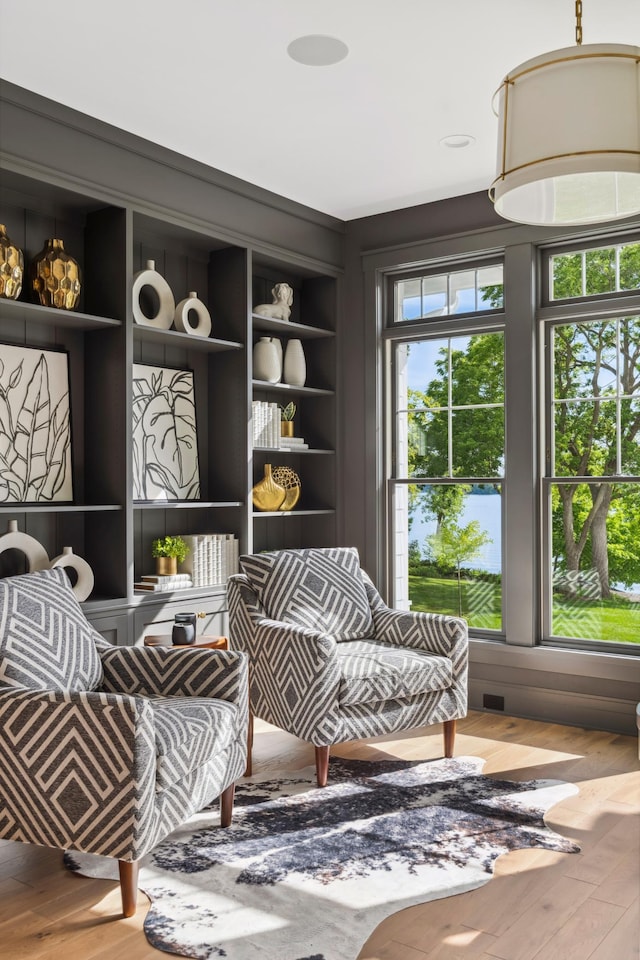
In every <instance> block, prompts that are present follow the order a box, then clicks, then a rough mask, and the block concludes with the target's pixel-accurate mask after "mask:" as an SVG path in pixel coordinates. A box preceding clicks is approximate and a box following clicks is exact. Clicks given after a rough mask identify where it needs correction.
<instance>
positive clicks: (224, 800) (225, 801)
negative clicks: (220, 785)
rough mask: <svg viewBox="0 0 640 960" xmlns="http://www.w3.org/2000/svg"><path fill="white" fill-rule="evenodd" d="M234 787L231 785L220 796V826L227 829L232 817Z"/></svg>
mask: <svg viewBox="0 0 640 960" xmlns="http://www.w3.org/2000/svg"><path fill="white" fill-rule="evenodd" d="M235 789H236V785H235V783H232V784H231V785H230V786H228V787H227V789H226V790H223V791H222V793H221V794H220V825H221V826H223V827H228V826H229V824H230V823H231V818H232V817H233V795H234V793H235Z"/></svg>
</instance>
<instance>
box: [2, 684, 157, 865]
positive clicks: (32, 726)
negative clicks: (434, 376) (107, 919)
mask: <svg viewBox="0 0 640 960" xmlns="http://www.w3.org/2000/svg"><path fill="white" fill-rule="evenodd" d="M155 765H156V758H155V730H154V725H153V711H152V707H151V704H150V703H146V702H145V701H143V700H141V699H138V698H136V697H129V696H118V695H115V694H111V693H103V692H98V691H93V692H84V691H83V692H69V691H65V692H57V691H50V690H22V689H14V690H10V691H4V692H2V693H1V694H0V799H1V801H2V802H1V803H0V807H1V808H2V815H1V816H0V836H2V837H5V838H6V839H13V840H22V841H25V842H28V843H38V844H43V845H45V846H51V847H60V848H70V849H75V850H80V851H84V852H87V853H99V854H103V855H104V856H109V857H117V858H118V859H136V858H137V856H140V855H141V853H140V851H141V850H142V852H144V849H145V846H144V845H145V843H147V842H148V841H149V840H151V841H152V842H153V840H154V839H155V837H154V836H152V833H153V830H154V828H155V820H156V819H157V814H156V808H155V801H154V791H155Z"/></svg>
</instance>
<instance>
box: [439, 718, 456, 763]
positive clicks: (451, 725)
mask: <svg viewBox="0 0 640 960" xmlns="http://www.w3.org/2000/svg"><path fill="white" fill-rule="evenodd" d="M442 727H443V733H444V755H445V757H452V756H453V744H454V742H455V739H456V721H455V720H445V721H444V723H443V724H442Z"/></svg>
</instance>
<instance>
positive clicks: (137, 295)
mask: <svg viewBox="0 0 640 960" xmlns="http://www.w3.org/2000/svg"><path fill="white" fill-rule="evenodd" d="M149 291H150V292H149ZM132 298H133V303H132V306H133V319H134V320H135V322H136V323H139V324H140V326H142V327H155V328H156V329H157V330H168V329H169V327H170V326H171V324H172V323H173V318H174V315H175V312H176V302H175V300H174V298H173V293H172V292H171V287H170V286H169V284H168V283H167V281H166V280H165V278H164V277H163V276H162V274H160V273H158V271H157V270H156V263H155V260H147V263H146V267H145V269H144V270H140V271H139V272H138V273H136V275H135V276H134V278H133V291H132ZM143 303H145V304H146V305H147V311H148V312H149V313H151V314H152V316H147V313H146V312H145V310H143V308H142V305H143Z"/></svg>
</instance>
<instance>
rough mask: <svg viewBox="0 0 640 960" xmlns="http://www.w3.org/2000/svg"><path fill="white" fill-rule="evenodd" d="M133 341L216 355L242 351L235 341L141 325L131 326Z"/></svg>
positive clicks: (240, 345) (239, 344)
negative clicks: (225, 351)
mask: <svg viewBox="0 0 640 960" xmlns="http://www.w3.org/2000/svg"><path fill="white" fill-rule="evenodd" d="M133 336H134V339H135V340H141V341H146V342H147V343H162V344H164V345H165V346H173V347H183V348H184V349H186V350H201V351H203V352H208V353H218V352H221V351H223V350H242V344H241V343H238V342H237V341H235V340H218V339H216V337H197V336H195V335H194V334H192V333H181V332H180V331H179V330H158V329H157V327H145V326H142V325H141V324H138V323H136V324H134V325H133Z"/></svg>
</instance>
